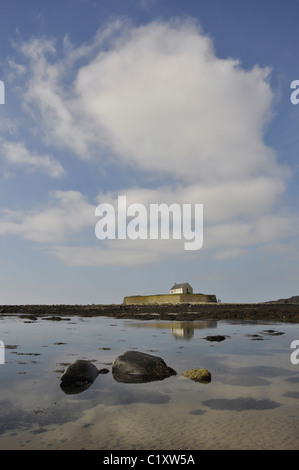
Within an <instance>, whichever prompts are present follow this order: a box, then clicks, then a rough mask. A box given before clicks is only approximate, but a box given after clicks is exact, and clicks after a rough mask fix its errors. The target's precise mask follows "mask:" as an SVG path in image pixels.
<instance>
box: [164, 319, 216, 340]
mask: <svg viewBox="0 0 299 470" xmlns="http://www.w3.org/2000/svg"><path fill="white" fill-rule="evenodd" d="M216 327H217V322H216V321H214V320H207V321H200V322H189V321H186V322H178V321H176V322H172V323H171V333H172V334H173V336H174V337H175V338H177V339H186V340H190V339H191V338H192V336H194V330H195V329H202V328H216Z"/></svg>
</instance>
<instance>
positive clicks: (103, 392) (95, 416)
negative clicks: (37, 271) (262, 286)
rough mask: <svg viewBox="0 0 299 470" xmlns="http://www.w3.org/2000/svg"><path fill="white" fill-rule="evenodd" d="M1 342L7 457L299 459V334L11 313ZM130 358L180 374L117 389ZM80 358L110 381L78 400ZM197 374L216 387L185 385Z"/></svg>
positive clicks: (2, 437)
mask: <svg viewBox="0 0 299 470" xmlns="http://www.w3.org/2000/svg"><path fill="white" fill-rule="evenodd" d="M207 336H209V337H211V336H212V337H213V336H216V337H217V336H218V337H219V336H222V337H224V339H223V338H222V339H223V340H222V341H213V340H207V339H206V337H207ZM218 339H219V338H218ZM0 340H1V341H2V342H3V343H4V345H5V360H4V361H3V362H4V364H0V376H1V389H0V409H1V421H0V449H1V450H4V449H99V450H143V449H146V450H161V449H163V450H165V449H167V450H200V449H210V450H214V449H293V450H298V449H299V439H298V438H299V402H298V399H299V364H297V365H296V364H292V362H291V354H292V352H293V350H292V349H291V348H290V345H291V343H292V341H294V340H299V325H298V324H288V323H265V322H243V323H240V322H233V321H231V322H229V321H211V320H209V321H196V322H170V321H169V322H164V321H155V320H151V321H138V320H119V319H114V318H107V317H90V318H87V317H79V316H78V317H71V318H68V319H63V317H62V320H61V321H54V320H51V319H43V318H41V317H40V318H37V319H36V320H30V319H28V318H27V317H25V316H24V317H22V316H20V315H11V316H3V317H1V319H0ZM130 350H136V351H141V352H145V353H148V354H153V355H155V356H160V357H162V358H163V359H164V361H165V362H166V364H167V365H168V366H170V367H172V368H173V369H175V371H176V372H177V375H175V376H171V377H168V378H166V379H164V380H162V381H155V382H148V383H132V384H131V383H121V382H117V381H116V380H114V378H113V375H112V372H111V371H112V363H113V361H114V359H115V358H116V357H117V356H118V355H120V354H122V353H123V352H125V351H130ZM76 359H86V360H89V361H91V362H93V363H94V364H95V365H96V367H97V368H98V369H103V368H105V369H108V370H109V372H108V373H106V374H99V375H98V376H97V378H96V379H95V381H94V382H93V383H92V384H91V385H90V386H89V387H88V388H86V389H85V390H83V391H82V392H81V393H73V394H67V393H65V392H64V391H63V390H62V388H61V387H60V376H61V374H62V373H63V372H64V370H65V369H66V367H67V365H68V364H71V363H73V362H75V360H76ZM195 367H203V368H207V369H208V370H209V371H210V372H211V377H212V379H211V382H209V383H198V382H194V381H192V380H190V379H188V378H185V377H183V376H182V373H183V372H184V371H185V370H188V369H191V368H195Z"/></svg>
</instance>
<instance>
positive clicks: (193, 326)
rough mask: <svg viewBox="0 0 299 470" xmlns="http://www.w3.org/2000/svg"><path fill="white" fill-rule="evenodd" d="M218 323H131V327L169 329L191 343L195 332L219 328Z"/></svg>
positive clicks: (211, 321) (205, 321)
mask: <svg viewBox="0 0 299 470" xmlns="http://www.w3.org/2000/svg"><path fill="white" fill-rule="evenodd" d="M217 324H218V321H216V320H201V321H192V322H191V321H172V322H169V321H168V322H163V321H159V322H144V321H143V322H141V321H140V322H130V324H129V325H130V327H133V328H146V327H147V328H161V329H169V330H170V331H171V333H172V334H173V336H174V337H175V338H176V339H182V340H187V341H190V340H191V338H192V337H193V336H194V332H195V330H201V329H206V328H217Z"/></svg>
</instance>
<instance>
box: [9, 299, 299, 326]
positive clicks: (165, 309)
mask: <svg viewBox="0 0 299 470" xmlns="http://www.w3.org/2000/svg"><path fill="white" fill-rule="evenodd" d="M6 315H20V316H22V317H24V316H28V317H29V318H30V319H32V320H34V319H37V318H43V319H45V320H57V321H60V320H64V319H66V317H70V316H83V317H96V316H106V317H113V318H123V319H139V320H153V319H157V320H172V321H173V320H178V321H188V320H189V321H193V320H207V319H210V320H211V319H213V320H238V321H254V320H256V321H278V322H289V323H299V304H295V303H294V304H292V303H255V304H253V303H252V304H233V303H205V304H203V303H202V304H151V305H123V304H111V305H104V304H99V305H95V304H93V305H0V319H1V317H4V316H6Z"/></svg>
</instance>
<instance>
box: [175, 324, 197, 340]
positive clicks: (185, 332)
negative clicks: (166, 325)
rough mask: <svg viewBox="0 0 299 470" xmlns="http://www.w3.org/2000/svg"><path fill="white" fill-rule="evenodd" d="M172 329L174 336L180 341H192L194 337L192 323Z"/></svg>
mask: <svg viewBox="0 0 299 470" xmlns="http://www.w3.org/2000/svg"><path fill="white" fill-rule="evenodd" d="M176 323H177V324H176V325H175V326H174V327H172V328H171V333H172V334H173V336H175V337H176V338H179V339H191V338H192V336H193V335H194V326H193V325H192V323H189V322H188V323H179V322H176Z"/></svg>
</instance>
